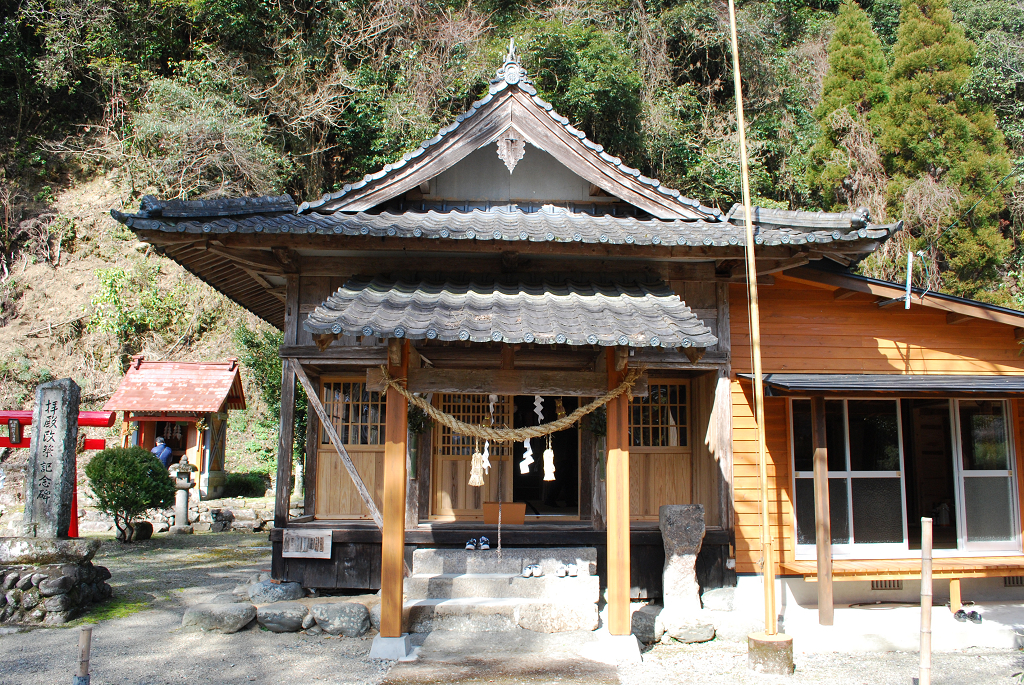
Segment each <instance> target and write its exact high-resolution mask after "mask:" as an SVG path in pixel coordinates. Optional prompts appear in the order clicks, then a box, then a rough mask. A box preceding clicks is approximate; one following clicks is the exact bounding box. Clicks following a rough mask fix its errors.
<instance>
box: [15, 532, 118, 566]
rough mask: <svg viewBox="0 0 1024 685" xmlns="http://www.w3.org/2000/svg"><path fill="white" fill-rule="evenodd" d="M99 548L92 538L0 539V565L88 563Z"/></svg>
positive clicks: (97, 542) (97, 541)
mask: <svg viewBox="0 0 1024 685" xmlns="http://www.w3.org/2000/svg"><path fill="white" fill-rule="evenodd" d="M99 548H100V541H99V540H97V539H95V538H93V539H91V540H89V539H83V538H74V539H65V538H0V564H2V565H5V566H6V565H10V566H19V565H37V566H43V565H45V564H68V563H78V562H82V561H89V560H90V559H92V558H93V556H95V555H96V551H97V550H98V549H99Z"/></svg>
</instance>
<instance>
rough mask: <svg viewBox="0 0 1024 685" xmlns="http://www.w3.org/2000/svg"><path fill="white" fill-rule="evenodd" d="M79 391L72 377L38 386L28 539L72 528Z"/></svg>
mask: <svg viewBox="0 0 1024 685" xmlns="http://www.w3.org/2000/svg"><path fill="white" fill-rule="evenodd" d="M79 395H80V390H79V388H78V385H77V384H76V383H75V382H74V381H73V380H71V379H70V378H62V379H60V380H58V381H51V382H49V383H43V384H42V385H39V386H37V387H36V405H35V407H34V408H33V410H32V448H31V452H30V454H29V460H28V468H27V469H26V471H25V535H26V536H32V537H40V538H63V537H67V535H68V526H69V525H70V524H71V494H72V492H73V491H74V488H75V451H76V447H77V442H78V400H79Z"/></svg>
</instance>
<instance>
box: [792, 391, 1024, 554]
mask: <svg viewBox="0 0 1024 685" xmlns="http://www.w3.org/2000/svg"><path fill="white" fill-rule="evenodd" d="M787 399H788V400H789V401H788V406H787V409H788V412H789V415H788V421H787V427H786V428H787V435H788V438H789V464H790V488H791V489H790V492H791V493H792V502H791V504H792V517H793V519H792V523H793V548H794V552H795V558H796V559H798V560H808V559H815V558H816V556H817V550H816V546H815V545H814V544H800V543H798V542H797V541H798V537H797V536H798V532H797V528H796V526H797V516H796V507H797V504H796V481H797V478H807V479H813V471H797V470H796V441H795V431H794V424H793V422H794V412H793V402H794V401H797V400H810V399H811V398H810V397H809V396H796V397H789V398H787ZM890 399H891V400H892V401H895V402H896V416H897V425H898V439H899V450H900V471H899V478H900V495H901V500H902V502H901V506H902V514H903V542H902V543H870V542H855V541H854V530H853V498H852V483H851V481H852V479H853V478H894V477H895V474H896V472H895V471H850V470H849V466H850V431H849V411H848V409H849V405H848V403H849V401H850V400H876V401H877V400H883V401H886V400H890ZM904 399H913V397H905V396H902V395H900V396H895V397H892V398H889V397H857V396H845V395H844V396H841V397H827V398H826V401H829V400H842V401H843V430H844V436H843V438H844V445H845V450H846V454H845V457H846V463H845V465H846V467H847V470H846V471H829V472H828V478H829V479H831V478H845V479H846V496H847V521H848V525H849V530H850V540H851V541H850V542H848V543H833V544H832V557H833V558H835V559H862V558H873V559H896V558H917V557H919V556H920V552H919V551H918V550H911V549H910V541H909V531H908V523H909V521H908V518H907V517H908V513H907V484H906V471H907V469H906V456H905V454H904V440H903V403H902V400H904ZM941 399H944V400H947V401H948V403H949V412H950V419H951V423H950V427H951V433H952V435H951V439H952V442H953V444H952V451H953V462H954V463H953V472H954V478H955V479H956V482H955V483H954V490H955V494H956V515H957V546H956V549H936V550H933V552H932V554H933V556H935V557H963V556H1015V555H1019V554H1021V549H1022V548H1021V545H1022V531H1021V508H1020V490H1019V484H1018V482H1017V480H1018V479H1017V477H1016V476H1015V473H1014V471H1015V470H1016V468H1017V435H1018V427H1017V425H1016V421H1015V420H1014V414H1013V404H1012V402H1011V401H1010V399H1007V398H985V399H993V400H995V401H998V402H1000V403H1002V405H1003V411H1004V416H1005V417H1006V419H1007V420H1006V439H1007V449H1008V462H1009V466H1010V468H1009V469H1008V470H1007V471H1003V470H993V471H992V472H991V473H982V472H977V471H976V472H975V473H974V474H970V475H965V474H964V471H965V469H964V468H963V444H962V434H961V426H960V402H961V401H973V400H977V399H978V398H976V397H964V396H950V397H943V398H941ZM1007 474H1008V475H1007ZM974 477H980V478H984V477H1009V479H1010V489H1011V494H1010V505H1011V517H1012V521H1011V529H1012V530H1013V539H1012V540H1010V541H995V542H974V543H972V542H970V541H969V539H968V538H967V535H966V525H967V521H966V509H965V507H966V501H965V497H964V479H965V478H974Z"/></svg>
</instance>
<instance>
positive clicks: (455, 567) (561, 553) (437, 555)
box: [412, 543, 597, 576]
mask: <svg viewBox="0 0 1024 685" xmlns="http://www.w3.org/2000/svg"><path fill="white" fill-rule="evenodd" d="M492 544H494V543H492ZM530 564H540V566H541V568H542V569H543V570H544V575H545V576H554V575H555V571H556V570H557V568H558V565H559V564H576V567H577V569H578V574H579V575H580V576H594V575H597V549H596V548H594V547H505V548H504V549H502V555H501V558H500V559H499V558H498V550H497V549H489V550H468V549H417V550H416V551H414V552H413V553H412V572H413V573H414V574H428V575H441V574H467V573H474V574H476V573H512V574H519V573H522V571H523V568H524V567H525V566H529V565H530Z"/></svg>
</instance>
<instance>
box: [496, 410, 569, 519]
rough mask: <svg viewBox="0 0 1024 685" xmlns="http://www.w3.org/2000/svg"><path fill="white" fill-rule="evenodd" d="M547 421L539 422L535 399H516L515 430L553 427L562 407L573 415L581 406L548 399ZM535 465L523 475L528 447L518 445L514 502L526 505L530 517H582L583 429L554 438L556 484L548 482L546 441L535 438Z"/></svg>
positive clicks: (514, 470)
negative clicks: (581, 460)
mask: <svg viewBox="0 0 1024 685" xmlns="http://www.w3.org/2000/svg"><path fill="white" fill-rule="evenodd" d="M543 399H544V405H543V416H544V418H543V420H540V421H538V419H537V414H536V412H535V410H534V397H533V396H532V395H518V396H516V398H515V401H514V402H515V404H514V415H513V418H512V421H513V426H514V427H516V428H521V427H523V426H536V425H538V424H540V423H550V422H551V421H554V420H555V419H556V418H558V405H559V403H561V405H562V408H563V409H564V410H565V412H566V413H567V414H568V413H571V412H573V411H575V410H576V408H577V407H578V406H579V399H578V398H576V397H545V398H543ZM530 447H531V448H533V463H532V464H531V465H530V467H529V471H528V472H527V473H525V474H523V473H521V472H520V468H519V464H520V462H522V461H523V453H524V451H525V448H524V445H523V443H521V442H517V443H515V445H514V446H513V450H512V457H513V463H512V499H513V500H514V501H516V502H526V515H527V516H578V515H579V511H580V509H579V489H580V472H579V453H580V450H579V429H577V428H576V426H572V427H570V428H567V429H565V430H563V431H559V432H557V433H555V434H553V435H552V436H551V449H552V451H553V452H554V454H555V459H554V462H555V480H553V481H545V480H544V450H545V449H546V448H547V439H546V438H533V439H532V440H531V441H530Z"/></svg>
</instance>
